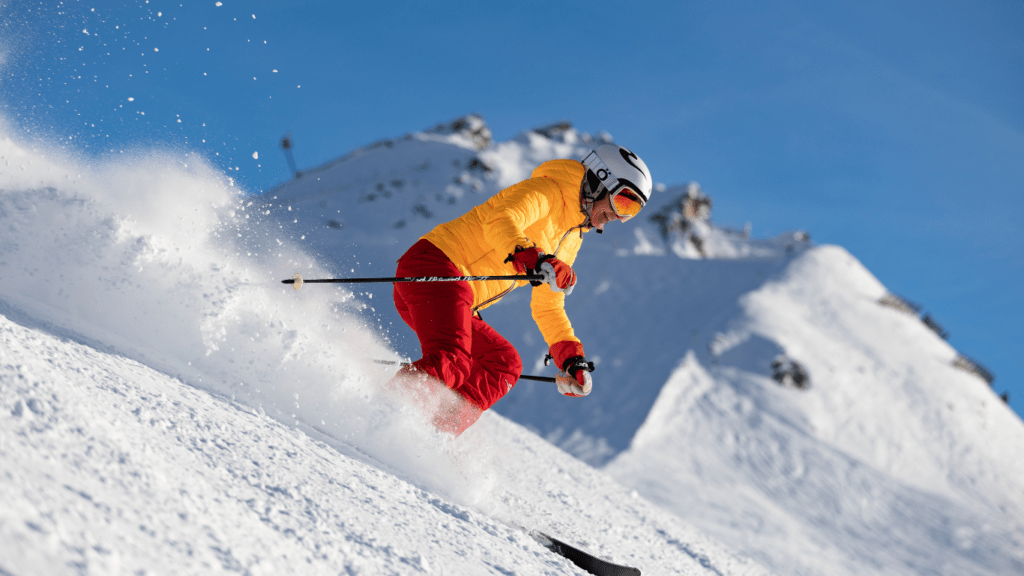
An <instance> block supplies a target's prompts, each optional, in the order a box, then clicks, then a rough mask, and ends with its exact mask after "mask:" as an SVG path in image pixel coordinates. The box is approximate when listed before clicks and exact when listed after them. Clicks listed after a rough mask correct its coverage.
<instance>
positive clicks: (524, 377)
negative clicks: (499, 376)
mask: <svg viewBox="0 0 1024 576" xmlns="http://www.w3.org/2000/svg"><path fill="white" fill-rule="evenodd" d="M374 362H376V363H377V364H387V365H391V366H393V365H395V364H397V365H399V366H408V365H409V364H412V362H399V361H397V360H374ZM519 379H520V380H533V381H534V382H551V383H554V381H555V378H554V377H553V376H531V375H529V374H522V375H520V376H519Z"/></svg>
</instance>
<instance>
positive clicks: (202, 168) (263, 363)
mask: <svg viewBox="0 0 1024 576" xmlns="http://www.w3.org/2000/svg"><path fill="white" fill-rule="evenodd" d="M270 212H271V209H270V208H269V207H267V206H263V205H261V203H260V202H259V200H258V199H250V198H248V197H244V196H239V195H238V194H237V192H236V191H235V190H233V189H232V187H231V183H230V180H229V179H228V178H227V177H226V176H224V175H222V174H218V173H215V172H214V171H212V170H211V169H210V168H209V167H208V166H207V165H206V164H205V163H204V162H203V161H202V159H200V158H195V157H192V156H190V155H188V154H181V153H174V152H149V153H140V154H137V155H135V156H132V157H129V158H126V159H121V158H118V159H117V161H110V162H103V161H95V160H91V161H87V160H84V159H77V158H73V157H65V156H61V155H60V154H57V153H51V152H46V151H37V150H30V149H26V148H24V147H22V146H20V145H19V144H17V143H15V142H13V141H11V140H10V139H6V138H3V139H0V278H2V282H0V334H2V337H0V494H2V501H3V502H4V503H5V504H4V506H0V535H2V537H0V573H3V574H19V575H20V574H64V573H81V574H110V573H209V572H242V573H273V574H278V573H302V574H307V573H340V572H343V573H349V574H417V573H444V574H482V573H493V574H580V573H581V572H580V571H579V570H578V569H576V568H575V567H574V566H572V565H571V564H569V563H568V562H567V561H566V560H564V559H562V558H561V557H558V556H555V555H553V554H552V553H550V552H548V551H547V550H546V549H544V548H542V547H540V546H539V545H538V544H536V543H535V542H534V541H533V540H532V539H531V538H530V537H529V536H528V535H527V533H526V531H525V530H524V528H528V529H542V530H546V531H549V532H551V533H553V534H556V535H559V536H561V537H563V538H564V539H566V540H567V541H570V542H576V543H579V544H582V545H584V546H586V547H588V548H590V549H592V550H594V551H595V552H597V553H599V554H601V555H602V556H604V557H607V558H609V559H612V560H617V561H619V562H625V563H630V564H636V565H638V566H640V567H642V568H643V569H644V570H645V572H646V573H653V574H657V573H684V574H709V573H711V574H765V573H767V572H766V571H765V570H764V569H763V568H761V567H760V566H759V565H757V564H756V563H753V562H750V561H749V560H745V559H742V558H741V557H738V556H737V555H735V554H733V553H732V552H731V551H729V550H728V549H726V548H724V547H722V546H721V545H719V544H716V543H715V542H714V541H713V540H711V539H709V538H707V537H706V536H704V535H703V534H702V533H701V532H700V531H698V530H696V529H694V528H692V527H691V526H690V525H688V524H687V523H685V522H684V521H682V520H680V519H679V518H678V517H676V516H675V515H673V514H671V513H669V512H665V511H662V510H660V509H658V508H657V507H655V506H652V505H651V504H649V503H648V502H646V501H645V500H644V499H642V498H640V497H639V496H638V495H636V494H635V493H634V492H632V491H631V490H629V489H627V488H624V487H623V486H621V485H620V484H619V483H617V482H615V481H614V480H612V479H611V478H610V477H609V476H608V475H607V474H605V473H603V472H600V471H597V470H595V469H593V468H591V467H589V466H587V465H586V464H584V463H582V462H580V461H578V460H575V459H573V458H572V457H571V456H569V455H567V454H565V453H564V452H562V451H560V450H558V449H557V448H555V447H553V446H551V445H550V444H548V443H547V442H545V441H544V440H542V439H540V438H539V437H537V436H536V435H535V434H533V433H532V432H530V431H528V430H526V429H524V428H522V427H520V426H518V425H516V424H513V423H512V422H509V421H508V420H506V419H504V418H502V417H501V416H499V415H498V414H493V413H492V414H488V415H486V417H485V418H484V419H482V420H481V422H480V423H478V424H477V425H476V426H474V428H473V429H472V430H470V432H468V433H466V434H464V435H463V436H462V437H461V438H460V439H458V440H457V441H453V440H452V439H451V438H448V437H444V436H442V435H440V434H438V433H436V432H434V431H433V430H432V429H431V427H430V426H429V425H427V424H426V423H425V422H424V418H423V416H422V415H420V414H419V413H418V411H417V410H415V409H413V408H412V407H411V406H410V405H409V404H408V403H407V402H406V401H405V399H403V398H402V397H400V396H398V397H395V396H393V395H388V394H386V393H383V392H382V391H381V387H380V385H381V384H382V383H383V382H385V381H386V380H387V379H388V378H389V377H390V374H391V372H390V371H389V370H388V369H386V368H385V367H382V366H380V365H378V364H375V363H373V362H372V359H373V358H380V357H395V356H396V355H395V353H394V352H392V351H390V350H389V349H388V348H387V347H386V346H384V345H383V344H382V343H381V338H380V334H381V333H380V329H379V327H378V326H377V325H376V324H373V323H372V321H373V317H372V315H370V314H372V307H371V304H373V303H374V302H373V300H372V299H370V298H369V297H368V296H367V297H364V298H357V297H356V296H355V295H353V294H352V293H350V292H348V291H345V290H324V291H320V292H316V291H312V290H306V291H303V292H299V293H296V292H294V291H293V290H291V289H290V288H288V287H286V286H282V285H281V284H280V283H279V279H280V277H281V275H282V274H283V272H282V271H283V270H289V271H291V270H296V269H301V270H303V271H312V273H317V272H326V267H325V266H324V265H323V264H321V260H318V258H317V256H316V255H315V254H312V253H311V252H310V251H309V250H308V248H307V247H306V246H303V245H302V244H301V241H302V239H301V238H296V241H292V240H291V238H290V237H289V236H287V235H286V234H285V233H284V232H282V224H281V223H280V220H278V218H277V217H276V215H274V216H275V217H271V216H272V214H271V213H270ZM280 212H281V216H282V218H284V215H285V214H286V213H287V210H286V208H282V209H280ZM285 276H287V274H286V275H285Z"/></svg>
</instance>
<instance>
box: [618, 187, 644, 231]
mask: <svg viewBox="0 0 1024 576" xmlns="http://www.w3.org/2000/svg"><path fill="white" fill-rule="evenodd" d="M611 197H612V202H611V204H612V210H614V211H615V214H616V215H618V217H619V218H622V221H623V222H625V221H626V220H629V219H630V218H632V217H633V216H636V215H637V214H639V213H640V209H641V208H643V207H644V203H643V202H642V201H641V200H640V195H639V194H637V193H636V192H633V191H632V190H630V189H629V188H626V187H625V186H623V187H622V188H619V189H618V190H616V191H615V192H612V193H611Z"/></svg>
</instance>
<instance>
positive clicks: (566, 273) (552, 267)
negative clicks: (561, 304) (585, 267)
mask: <svg viewBox="0 0 1024 576" xmlns="http://www.w3.org/2000/svg"><path fill="white" fill-rule="evenodd" d="M537 262H538V265H539V267H538V269H537V272H539V273H540V274H543V275H544V277H545V278H544V282H547V283H548V284H550V285H551V289H552V290H554V291H555V292H565V295H566V296H568V295H569V294H572V289H573V288H574V287H575V286H576V272H575V271H574V270H573V269H572V267H571V266H569V265H568V264H566V263H565V262H562V261H561V260H559V259H558V258H555V257H554V256H551V255H550V254H542V255H541V256H540V258H538V259H537Z"/></svg>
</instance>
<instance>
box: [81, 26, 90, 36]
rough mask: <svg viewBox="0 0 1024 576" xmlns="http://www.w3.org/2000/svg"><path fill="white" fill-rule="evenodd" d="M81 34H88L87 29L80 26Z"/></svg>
mask: <svg viewBox="0 0 1024 576" xmlns="http://www.w3.org/2000/svg"><path fill="white" fill-rule="evenodd" d="M82 34H85V35H86V36H88V35H89V30H87V29H85V28H82Z"/></svg>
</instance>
